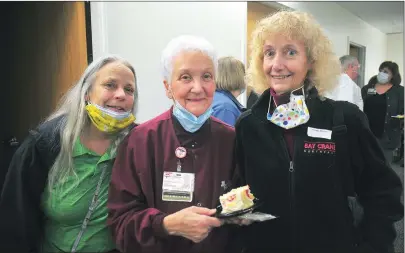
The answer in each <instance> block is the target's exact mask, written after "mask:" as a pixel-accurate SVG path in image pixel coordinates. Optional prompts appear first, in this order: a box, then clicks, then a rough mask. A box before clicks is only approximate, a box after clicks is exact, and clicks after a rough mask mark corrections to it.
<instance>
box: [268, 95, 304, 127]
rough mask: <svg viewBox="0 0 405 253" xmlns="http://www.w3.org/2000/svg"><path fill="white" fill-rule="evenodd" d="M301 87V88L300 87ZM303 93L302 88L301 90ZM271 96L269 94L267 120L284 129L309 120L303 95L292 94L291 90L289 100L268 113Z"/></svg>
mask: <svg viewBox="0 0 405 253" xmlns="http://www.w3.org/2000/svg"><path fill="white" fill-rule="evenodd" d="M302 89H303V88H302ZM302 92H303V94H304V90H302ZM271 100H272V96H270V101H269V108H268V111H267V120H269V121H270V122H272V123H273V124H275V125H277V126H279V127H282V128H284V129H291V128H294V127H297V126H299V125H302V124H305V123H307V122H308V121H309V118H310V115H309V111H308V107H307V105H306V103H305V95H294V94H293V92H291V95H290V102H288V103H287V104H282V105H279V106H277V108H276V109H275V110H274V112H273V113H272V114H271V113H270V106H271Z"/></svg>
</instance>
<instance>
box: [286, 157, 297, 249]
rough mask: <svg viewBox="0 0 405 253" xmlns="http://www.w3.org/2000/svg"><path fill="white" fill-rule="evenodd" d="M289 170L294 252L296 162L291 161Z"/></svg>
mask: <svg viewBox="0 0 405 253" xmlns="http://www.w3.org/2000/svg"><path fill="white" fill-rule="evenodd" d="M288 171H289V178H290V180H289V186H290V213H291V233H292V245H293V248H294V250H293V252H295V248H296V246H297V241H296V240H297V235H296V217H295V179H294V176H295V169H294V162H293V161H292V160H291V161H290V168H289V169H288Z"/></svg>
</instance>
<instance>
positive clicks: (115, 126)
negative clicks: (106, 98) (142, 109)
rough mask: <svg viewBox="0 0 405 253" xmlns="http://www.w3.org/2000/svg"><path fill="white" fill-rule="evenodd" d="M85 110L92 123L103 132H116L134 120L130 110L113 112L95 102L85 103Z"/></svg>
mask: <svg viewBox="0 0 405 253" xmlns="http://www.w3.org/2000/svg"><path fill="white" fill-rule="evenodd" d="M86 111H87V114H88V115H89V118H90V120H91V122H92V123H93V125H94V126H95V127H96V128H97V129H98V130H100V131H101V132H105V133H117V132H119V131H121V130H123V129H125V128H126V127H128V126H129V125H131V124H132V123H133V122H134V121H135V116H134V115H133V114H132V112H122V113H121V112H115V111H112V110H109V109H107V108H104V107H101V106H99V105H96V104H91V103H89V104H88V105H86Z"/></svg>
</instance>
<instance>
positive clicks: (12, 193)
mask: <svg viewBox="0 0 405 253" xmlns="http://www.w3.org/2000/svg"><path fill="white" fill-rule="evenodd" d="M137 100H138V89H137V86H136V75H135V70H134V68H133V67H132V66H131V64H129V63H128V62H127V61H126V60H124V59H122V58H120V57H118V56H106V57H102V58H100V59H98V60H96V61H94V62H93V63H91V64H90V65H89V66H88V67H87V69H86V70H85V72H84V74H83V75H82V77H81V79H80V81H79V82H78V83H77V84H76V85H75V86H74V87H73V88H72V89H71V90H70V91H69V92H68V93H67V94H66V95H65V97H64V99H63V100H62V103H61V105H60V106H59V108H58V109H57V110H56V111H55V112H54V113H52V115H50V116H49V117H48V118H47V119H46V120H45V122H43V123H42V124H41V125H40V126H39V127H38V128H37V129H36V131H31V132H30V134H29V136H28V137H27V138H26V140H25V141H24V142H23V144H22V145H21V147H19V149H18V150H17V151H16V153H15V155H14V157H13V159H12V162H11V165H10V168H9V171H8V175H7V178H6V181H5V185H4V188H3V192H2V196H1V201H0V217H1V221H0V223H1V226H0V227H1V229H2V230H3V233H2V237H1V239H0V240H1V242H0V248H1V250H0V251H1V252H76V251H80V252H110V251H114V250H115V244H114V242H113V241H112V239H111V236H110V232H109V230H108V228H107V225H106V219H107V206H106V201H107V193H108V184H109V179H110V175H111V168H112V161H113V160H114V158H115V156H116V150H117V146H118V145H119V143H120V142H121V140H122V139H123V138H124V137H125V136H126V135H127V134H128V133H129V131H130V129H131V128H132V127H133V126H134V121H135V117H134V114H135V109H136V105H137Z"/></svg>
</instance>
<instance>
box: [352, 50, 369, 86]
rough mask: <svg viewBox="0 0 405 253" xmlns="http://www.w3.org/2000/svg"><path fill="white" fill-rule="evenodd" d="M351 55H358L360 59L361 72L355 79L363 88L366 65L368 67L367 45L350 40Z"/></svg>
mask: <svg viewBox="0 0 405 253" xmlns="http://www.w3.org/2000/svg"><path fill="white" fill-rule="evenodd" d="M349 55H351V56H354V57H356V58H357V59H358V61H359V64H360V69H359V71H358V73H359V74H358V76H357V79H356V80H355V83H356V84H357V85H358V86H359V87H360V88H362V87H363V86H364V85H365V83H364V73H365V67H366V47H365V46H362V45H359V44H356V43H354V42H350V45H349Z"/></svg>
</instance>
